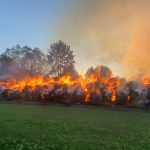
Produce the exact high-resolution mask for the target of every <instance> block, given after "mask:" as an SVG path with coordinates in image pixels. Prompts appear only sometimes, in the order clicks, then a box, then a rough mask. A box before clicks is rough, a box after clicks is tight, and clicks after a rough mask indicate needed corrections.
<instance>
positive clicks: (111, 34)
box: [0, 0, 150, 78]
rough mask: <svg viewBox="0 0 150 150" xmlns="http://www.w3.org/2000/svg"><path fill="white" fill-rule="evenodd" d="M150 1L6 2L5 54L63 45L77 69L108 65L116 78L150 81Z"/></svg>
mask: <svg viewBox="0 0 150 150" xmlns="http://www.w3.org/2000/svg"><path fill="white" fill-rule="evenodd" d="M149 18H150V0H0V52H3V51H4V50H5V49H6V48H7V47H9V48H10V47H12V46H14V45H16V44H20V45H21V46H24V45H28V46H31V47H39V48H40V49H42V50H43V51H46V49H47V48H48V47H49V45H50V44H51V43H52V42H56V41H58V40H63V41H64V42H66V43H67V44H68V45H70V46H71V49H72V50H73V51H74V53H75V55H76V57H75V60H76V68H77V70H78V71H79V72H80V73H85V71H86V69H87V68H88V67H90V66H97V65H102V64H103V65H107V66H108V67H111V69H112V70H113V72H114V75H119V76H122V77H130V78H132V77H135V76H136V78H138V77H141V76H144V75H150V60H149V55H148V54H149V53H150V19H149Z"/></svg>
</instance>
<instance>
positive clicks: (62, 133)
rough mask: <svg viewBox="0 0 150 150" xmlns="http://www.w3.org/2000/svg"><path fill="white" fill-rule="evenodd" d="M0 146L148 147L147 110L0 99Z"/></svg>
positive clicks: (24, 148)
mask: <svg viewBox="0 0 150 150" xmlns="http://www.w3.org/2000/svg"><path fill="white" fill-rule="evenodd" d="M0 149H2V150H9V149H12V150H13V149H15V150H29V149H30V150H31V149H34V150H40V149H43V150H46V149H52V150H58V149H60V150H63V149H64V150H76V149H77V150H84V149H85V150H88V149H89V150H101V149H104V150H107V149H114V150H117V149H124V150H130V149H131V150H132V149H135V150H142V149H145V150H146V149H150V111H146V110H140V109H139V110H138V109H134V108H116V109H115V110H113V109H112V108H110V107H94V106H71V107H65V106H62V105H54V104H53V105H38V104H32V105H29V104H3V103H1V104H0Z"/></svg>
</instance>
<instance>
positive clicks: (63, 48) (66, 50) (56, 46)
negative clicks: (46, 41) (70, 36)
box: [48, 41, 75, 76]
mask: <svg viewBox="0 0 150 150" xmlns="http://www.w3.org/2000/svg"><path fill="white" fill-rule="evenodd" d="M48 53H49V55H48V59H49V62H50V64H51V67H52V69H51V73H52V74H53V75H56V76H60V75H63V74H66V73H70V72H69V70H70V68H72V69H73V70H74V64H75V60H74V57H75V55H74V54H73V51H72V50H70V46H68V45H66V43H64V42H62V41H58V42H56V43H53V44H51V46H50V49H49V50H48Z"/></svg>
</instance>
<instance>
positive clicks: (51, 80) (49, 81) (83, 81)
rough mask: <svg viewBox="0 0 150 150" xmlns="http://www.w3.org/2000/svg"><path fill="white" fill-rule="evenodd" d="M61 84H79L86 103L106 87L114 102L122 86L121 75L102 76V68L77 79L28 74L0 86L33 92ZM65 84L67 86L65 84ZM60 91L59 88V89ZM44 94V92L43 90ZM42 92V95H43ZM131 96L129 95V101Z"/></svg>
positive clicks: (1, 83) (61, 85) (147, 83)
mask: <svg viewBox="0 0 150 150" xmlns="http://www.w3.org/2000/svg"><path fill="white" fill-rule="evenodd" d="M56 84H57V85H59V87H60V90H64V87H66V88H73V87H74V86H75V85H78V87H80V88H81V89H82V90H83V91H84V93H85V103H88V102H89V101H90V97H91V93H92V92H93V93H94V92H95V93H96V94H97V93H98V94H97V95H99V96H101V94H102V91H100V89H104V91H105V92H108V93H111V94H110V95H111V96H110V98H111V101H112V102H115V101H116V98H117V97H116V95H117V93H116V91H117V89H119V88H121V86H122V85H121V82H120V78H119V77H113V76H112V74H110V75H109V76H106V77H105V76H102V75H101V74H100V70H98V73H97V74H95V75H93V74H92V75H90V76H88V77H85V76H79V77H78V78H77V79H73V78H72V77H71V76H70V75H64V76H61V77H57V78H56V77H51V76H49V77H47V78H46V77H43V76H27V77H25V78H24V79H22V80H17V79H14V78H12V79H9V80H7V81H0V86H1V88H2V89H3V90H5V89H9V90H12V91H13V90H17V91H20V92H22V91H23V90H24V89H25V88H26V87H28V89H29V90H30V91H31V92H32V91H35V90H36V88H37V87H38V86H40V87H46V88H47V90H49V91H50V90H52V89H54V85H56ZM64 85H65V86H64ZM144 85H150V78H144ZM58 91H59V90H58ZM42 94H44V92H42ZM42 94H41V97H43V95H42ZM129 99H130V96H128V101H129Z"/></svg>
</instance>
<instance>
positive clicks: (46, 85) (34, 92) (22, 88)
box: [0, 70, 150, 107]
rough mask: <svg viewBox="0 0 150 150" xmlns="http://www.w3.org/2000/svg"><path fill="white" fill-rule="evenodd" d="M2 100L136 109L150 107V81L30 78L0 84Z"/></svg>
mask: <svg viewBox="0 0 150 150" xmlns="http://www.w3.org/2000/svg"><path fill="white" fill-rule="evenodd" d="M0 99H2V100H9V101H11V100H22V101H39V102H41V103H45V102H55V103H62V104H66V105H71V104H91V105H103V104H111V105H112V106H114V105H127V104H130V105H132V104H133V105H135V104H136V105H137V104H143V105H144V106H145V107H148V106H149V104H150V84H149V80H148V79H146V80H144V84H143V86H141V85H138V84H137V83H136V82H129V83H128V84H123V83H122V79H121V78H119V77H113V76H112V75H109V76H103V75H101V71H100V70H99V71H98V72H97V73H96V74H91V75H89V76H88V77H83V76H79V77H78V78H76V79H73V78H72V77H71V76H70V75H65V76H61V77H59V78H58V77H57V78H55V77H48V78H44V77H43V76H28V77H26V78H24V79H22V80H16V79H9V80H1V81H0Z"/></svg>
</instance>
